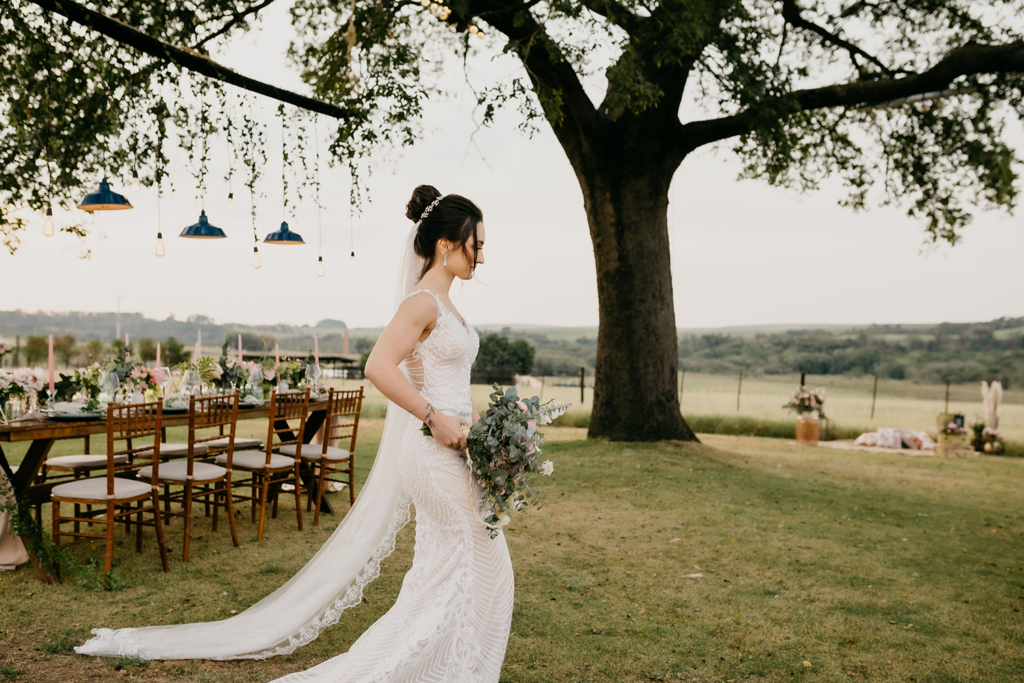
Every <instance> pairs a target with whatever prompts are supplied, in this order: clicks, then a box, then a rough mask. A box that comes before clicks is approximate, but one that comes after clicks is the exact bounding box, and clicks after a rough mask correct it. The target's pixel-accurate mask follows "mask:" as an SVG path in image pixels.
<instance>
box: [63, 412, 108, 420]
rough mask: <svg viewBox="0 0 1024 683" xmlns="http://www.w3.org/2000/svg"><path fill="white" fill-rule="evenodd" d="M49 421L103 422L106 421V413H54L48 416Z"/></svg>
mask: <svg viewBox="0 0 1024 683" xmlns="http://www.w3.org/2000/svg"><path fill="white" fill-rule="evenodd" d="M48 419H50V420H54V421H56V422H86V421H89V420H105V419H107V414H106V413H54V414H53V415H50V416H49V418H48Z"/></svg>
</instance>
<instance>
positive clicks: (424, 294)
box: [395, 290, 438, 329]
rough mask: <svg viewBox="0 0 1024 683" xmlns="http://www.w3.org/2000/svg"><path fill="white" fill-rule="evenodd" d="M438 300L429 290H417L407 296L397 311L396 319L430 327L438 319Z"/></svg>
mask: <svg viewBox="0 0 1024 683" xmlns="http://www.w3.org/2000/svg"><path fill="white" fill-rule="evenodd" d="M437 306H438V304H437V300H436V299H435V298H434V295H433V294H431V293H430V292H429V291H427V290H422V291H419V292H416V293H414V294H412V295H410V296H409V297H407V298H406V300H405V301H403V302H402V305H401V306H399V307H398V311H396V312H395V320H396V321H401V322H405V323H411V324H413V325H418V326H421V327H420V329H428V328H432V327H433V326H434V322H435V321H436V320H437V313H438V309H437Z"/></svg>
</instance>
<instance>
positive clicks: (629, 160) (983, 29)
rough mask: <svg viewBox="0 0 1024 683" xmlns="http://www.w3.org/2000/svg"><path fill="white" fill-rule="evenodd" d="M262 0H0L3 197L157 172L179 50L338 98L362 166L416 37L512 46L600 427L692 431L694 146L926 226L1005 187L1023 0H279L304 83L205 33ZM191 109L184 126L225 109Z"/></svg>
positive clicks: (11, 231)
mask: <svg viewBox="0 0 1024 683" xmlns="http://www.w3.org/2000/svg"><path fill="white" fill-rule="evenodd" d="M276 1H277V2H288V1H289V0H276ZM272 2H275V0H261V1H255V0H254V1H252V2H247V1H245V0H193V1H192V2H185V1H184V0H171V1H170V2H164V1H158V0H112V1H110V2H106V3H103V4H100V3H98V2H89V3H87V5H88V6H89V7H90V8H95V9H96V10H101V11H102V13H103V14H101V13H99V12H97V11H92V10H90V9H86V8H84V7H83V6H82V5H78V4H76V3H72V2H70V0H9V2H8V3H6V4H5V5H3V6H0V31H2V35H0V47H2V49H3V53H2V54H0V92H2V93H3V94H2V95H0V98H2V99H0V116H2V117H3V119H4V123H5V126H4V133H3V135H2V137H0V158H2V159H3V161H4V164H5V166H4V169H5V176H4V179H3V180H2V181H0V193H3V196H2V199H4V200H5V202H4V203H7V204H8V206H11V205H19V206H20V205H27V206H29V207H30V208H32V209H34V210H36V211H40V210H42V209H43V207H44V206H45V205H46V202H47V201H49V200H50V198H51V193H52V192H53V188H54V187H59V188H62V189H63V190H65V191H66V192H65V193H71V191H72V190H74V192H76V193H77V192H80V191H81V190H82V189H83V188H84V187H85V185H86V184H91V183H94V182H95V178H94V175H93V174H94V173H96V170H97V168H99V167H100V166H103V165H105V166H106V167H108V168H109V167H110V166H111V165H112V164H118V163H120V164H121V165H126V164H128V163H129V162H131V163H136V164H139V165H140V166H147V165H148V166H147V168H149V169H150V170H148V171H146V173H147V174H148V175H146V180H149V179H150V178H151V177H152V175H153V173H157V174H159V172H160V171H159V169H161V168H162V166H161V164H160V150H161V149H162V144H163V141H162V138H161V137H160V135H161V131H163V134H164V135H165V134H166V130H165V127H164V128H162V126H164V125H165V123H166V122H167V120H168V119H169V117H170V115H171V114H170V113H171V112H172V111H174V110H175V105H174V103H173V101H171V102H169V103H168V99H167V98H168V97H169V96H168V95H167V92H168V90H170V92H171V93H172V95H171V96H170V97H173V93H174V92H175V91H174V88H175V87H179V88H180V85H181V79H180V74H181V73H182V72H183V71H186V70H187V71H195V72H198V73H201V74H203V75H205V76H206V77H208V78H210V79H214V80H219V81H222V82H226V83H230V84H232V85H234V86H237V87H239V88H244V89H247V90H251V91H253V92H259V93H260V94H262V95H265V96H267V97H274V98H277V99H280V100H282V101H283V102H288V103H290V104H292V105H295V106H297V107H303V108H306V109H308V110H311V111H318V112H320V113H322V114H324V115H326V116H333V117H335V118H337V119H338V122H339V123H338V127H337V130H336V135H335V137H334V139H333V140H332V146H331V151H332V153H333V155H334V156H335V158H337V159H340V160H343V161H345V162H346V163H348V164H349V165H350V166H351V167H352V169H353V173H358V168H359V165H360V163H361V161H362V160H365V159H366V158H367V155H368V154H369V153H370V152H371V151H372V150H373V149H374V148H376V147H377V146H379V145H382V144H390V145H406V144H412V143H413V142H414V140H415V138H416V126H415V124H416V120H417V118H418V117H419V115H420V113H421V108H422V105H423V102H424V99H425V97H427V96H428V95H430V94H433V93H435V92H436V90H435V89H434V88H433V87H432V85H431V84H432V83H433V82H434V81H432V79H431V77H430V73H426V72H425V68H424V67H425V66H428V65H429V66H431V68H432V69H444V68H457V67H456V66H455V65H454V64H451V60H445V59H443V58H441V59H430V58H432V57H435V56H437V55H443V53H444V52H445V51H449V52H451V51H454V52H455V53H456V55H460V56H466V55H467V54H468V53H470V52H472V51H476V50H484V51H489V52H494V53H497V52H498V51H499V50H503V51H504V52H506V53H508V54H510V55H512V56H514V57H515V58H517V59H518V60H519V61H520V62H521V64H522V67H523V68H522V70H521V71H520V72H519V73H518V74H517V75H513V76H512V77H510V78H509V79H508V80H506V81H503V82H495V83H493V84H491V85H490V87H488V88H486V89H485V90H484V91H482V92H481V93H480V104H481V106H482V107H484V111H485V113H486V118H487V119H488V120H491V119H492V118H493V115H494V112H495V111H496V109H497V108H499V107H501V106H504V105H507V104H508V103H510V102H515V103H517V104H518V105H519V107H520V109H521V110H522V112H523V115H524V116H525V117H526V119H527V122H529V121H531V120H546V121H547V123H548V124H549V125H550V126H551V127H552V129H553V130H554V132H555V135H556V137H557V139H558V141H559V143H560V144H561V146H562V148H563V150H564V151H565V154H566V156H567V157H568V159H569V161H570V163H571V165H572V168H573V169H574V171H575V173H576V176H577V179H578V181H579V184H580V188H581V190H582V193H583V199H584V205H585V207H586V212H587V219H588V221H589V225H590V234H591V238H592V242H593V248H594V258H595V261H596V265H597V278H598V298H599V305H600V332H599V336H598V351H597V367H596V373H597V377H596V380H595V394H594V409H593V416H592V419H591V421H590V434H591V436H607V437H611V438H614V439H626V440H633V439H660V438H681V439H692V438H694V436H693V434H692V432H691V431H690V429H689V428H688V427H687V425H686V423H685V422H684V420H683V418H682V417H681V415H680V410H679V401H678V395H677V390H676V370H677V360H676V358H677V354H676V345H677V339H676V321H675V312H674V299H673V291H672V279H671V270H670V263H669V248H668V247H669V243H668V229H667V208H668V189H669V185H670V183H671V180H672V177H673V174H674V173H675V171H676V169H677V168H678V167H679V165H680V164H681V163H682V162H683V160H684V159H685V158H686V157H687V156H688V155H689V154H690V153H691V152H693V151H694V150H696V149H698V148H701V147H703V146H706V145H711V144H715V143H719V142H723V141H728V143H727V144H729V145H730V146H731V148H732V149H733V150H734V152H735V153H736V154H737V155H739V157H740V158H742V160H743V161H744V168H745V170H744V174H745V175H746V176H748V177H758V178H763V179H765V180H766V181H767V182H769V183H772V184H776V185H787V186H794V187H798V188H801V189H811V188H814V187H816V186H817V184H818V183H819V182H820V181H821V180H822V179H823V178H826V177H829V176H837V177H839V178H841V179H842V180H843V181H844V182H845V184H846V185H847V186H848V188H849V196H848V197H847V198H846V199H845V200H844V201H845V203H847V204H848V205H849V206H850V207H851V208H853V209H859V208H862V207H865V206H866V205H867V204H868V203H871V202H877V201H881V202H883V203H886V202H893V203H899V204H901V205H903V206H905V207H906V208H907V211H908V213H909V214H910V215H911V216H912V217H915V218H920V219H921V220H922V222H923V223H924V230H925V233H926V239H928V240H932V241H947V242H950V243H955V242H956V241H957V239H958V238H959V235H960V232H961V229H962V228H963V227H964V226H965V225H967V224H968V223H969V221H970V218H971V212H972V210H973V209H974V208H976V207H992V206H995V207H1005V208H1012V206H1013V204H1014V201H1015V198H1016V193H1017V189H1016V187H1015V182H1016V172H1015V170H1014V164H1015V163H1016V162H1017V158H1016V156H1015V154H1014V152H1013V150H1011V149H1010V147H1009V146H1008V145H1007V144H1006V142H1005V140H1004V139H1003V132H1004V126H1005V125H1006V123H1007V122H1008V121H1011V120H1013V121H1014V122H1015V123H1016V119H1015V116H1016V115H1019V114H1020V113H1022V112H1024V105H1022V98H1021V92H1022V83H1024V81H1022V73H1024V42H1022V40H1021V34H1020V27H1021V25H1022V23H1024V21H1022V19H1021V13H1022V10H1024V4H1022V2H1021V1H1020V0H1018V1H1016V2H1000V1H999V0H995V1H993V0H988V1H979V2H970V1H967V0H836V1H831V2H829V1H820V2H812V1H811V0H804V2H803V3H798V2H797V1H796V0H776V1H771V2H769V1H765V0H649V1H645V0H621V1H616V0H525V1H523V0H452V2H451V4H450V5H449V6H434V5H431V6H429V7H427V8H424V7H422V6H421V5H420V4H419V3H416V2H412V1H411V0H354V1H353V0H291V5H290V7H291V19H292V22H293V24H294V27H295V29H296V36H298V37H297V38H296V40H295V42H294V43H293V46H292V49H291V51H290V58H291V59H292V60H293V61H294V63H295V64H296V65H297V67H298V68H299V69H300V70H301V73H302V78H303V80H304V81H305V83H306V84H308V87H309V89H310V92H311V93H312V95H313V98H315V99H311V98H307V97H304V96H302V95H297V94H295V93H290V92H286V91H281V90H279V89H276V88H271V87H270V86H267V85H265V84H262V83H259V82H258V81H255V80H253V79H251V78H244V77H243V75H242V74H237V73H235V72H233V71H231V70H229V69H225V68H223V67H220V66H219V65H218V64H217V63H216V61H214V60H213V59H211V58H209V56H208V55H207V54H206V51H207V50H209V49H210V48H211V46H216V47H217V49H218V50H228V49H230V39H231V37H232V36H233V35H235V34H237V33H239V32H242V31H245V30H247V29H248V28H249V24H248V23H247V22H248V21H250V20H251V19H252V18H253V17H254V16H256V15H257V14H258V12H259V11H260V10H261V9H263V8H264V7H266V6H267V5H269V4H271V3H272ZM428 4H429V3H428ZM106 17H113V18H116V19H117V20H118V21H117V22H112V21H109V20H108V19H106ZM130 27H135V28H136V29H138V30H137V31H135V30H133V29H132V28H130ZM477 29H480V30H479V31H478V30H477ZM479 32H483V33H484V34H485V36H486V38H485V40H483V41H478V40H475V39H473V33H479ZM175 46H177V47H175ZM182 46H187V49H181V47H182ZM140 53H141V54H142V55H144V56H143V57H142V58H140V57H139V54H140ZM585 85H586V86H588V87H592V89H593V87H594V86H600V88H601V90H603V96H602V99H601V100H600V101H597V100H596V99H595V98H592V97H591V96H590V95H589V94H588V92H587V90H586V89H585ZM181 109H182V108H181V107H178V111H177V113H176V121H177V122H178V123H179V125H181V126H184V127H185V128H187V127H188V126H189V125H196V126H198V130H199V131H200V132H202V131H207V130H211V129H215V128H216V127H217V126H224V125H226V124H224V123H222V122H221V123H218V122H217V121H214V122H212V123H211V121H210V120H208V119H207V118H206V115H205V113H204V114H203V115H202V119H201V120H199V122H198V123H195V124H191V123H188V121H195V120H196V119H195V117H194V116H193V117H192V118H189V116H188V115H187V113H188V112H185V114H182V113H181ZM82 111H87V112H90V116H89V117H80V116H78V113H79V112H82ZM681 111H686V112H692V114H690V115H688V116H687V117H686V120H683V118H682V116H681ZM204 112H205V109H204ZM221 118H223V119H224V120H225V121H226V120H230V117H221ZM220 120H221V119H218V121H220ZM181 121H186V123H181ZM129 122H130V124H131V125H130V126H129V125H126V124H127V123H129ZM124 130H130V131H131V133H130V134H125V133H123V132H122V131H124ZM250 132H251V131H250ZM133 136H134V137H133ZM185 137H189V136H183V141H184V138H185ZM192 137H194V136H192ZM189 149H190V151H191V149H192V148H189ZM204 149H205V148H204ZM47 164H49V165H50V166H53V168H54V170H55V174H54V175H50V174H49V173H43V172H41V170H40V169H42V168H48V167H49V166H48V165H47ZM253 166H254V167H255V165H253ZM56 169H59V171H56ZM3 211H4V213H3V216H2V217H0V230H5V231H6V234H7V236H8V241H9V243H11V244H14V243H15V242H16V232H15V229H16V228H17V227H18V226H17V223H16V221H17V218H16V217H15V218H12V216H11V214H10V211H9V210H6V209H3ZM67 229H71V230H81V227H80V226H73V225H72V226H67Z"/></svg>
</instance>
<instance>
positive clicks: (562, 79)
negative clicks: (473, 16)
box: [474, 0, 599, 151]
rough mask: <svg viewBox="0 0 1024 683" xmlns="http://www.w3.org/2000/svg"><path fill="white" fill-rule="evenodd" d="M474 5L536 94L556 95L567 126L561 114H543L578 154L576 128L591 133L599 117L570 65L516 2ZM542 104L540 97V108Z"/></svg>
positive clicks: (581, 143) (580, 143) (490, 0)
mask: <svg viewBox="0 0 1024 683" xmlns="http://www.w3.org/2000/svg"><path fill="white" fill-rule="evenodd" d="M478 6H479V7H480V9H481V10H483V11H486V12H488V19H487V23H489V24H490V25H491V26H493V27H494V28H496V29H497V30H499V31H501V32H502V33H504V34H505V36H506V37H507V38H508V39H509V42H510V43H512V44H513V45H514V46H515V48H514V49H515V52H516V53H517V54H518V55H519V57H520V59H521V60H522V62H523V66H524V67H525V68H526V71H527V74H528V75H529V77H530V80H531V81H532V82H533V86H534V90H535V91H536V92H537V93H538V95H543V93H544V91H545V90H547V91H549V92H554V93H558V94H559V95H560V97H561V100H562V102H563V103H564V107H565V109H566V110H567V112H568V114H569V116H568V118H569V126H568V127H566V125H565V122H564V121H559V120H557V119H559V118H561V116H562V114H563V112H558V111H548V110H546V109H545V114H547V116H548V118H549V120H551V125H552V127H553V128H554V129H555V134H556V135H558V136H559V138H560V139H561V142H562V144H563V147H564V146H565V145H566V144H567V143H570V142H571V144H573V146H574V147H575V148H576V149H577V150H580V151H582V149H583V148H584V147H586V139H585V136H584V135H582V131H580V130H578V129H581V128H589V129H590V130H593V129H594V127H595V126H597V125H598V121H599V116H598V113H597V109H596V108H595V107H594V103H593V102H591V101H590V97H589V96H588V95H587V93H586V91H585V90H584V89H583V84H582V83H581V82H580V79H579V76H578V75H577V74H576V71H575V69H573V67H572V64H570V63H569V62H568V61H567V60H566V59H565V57H563V56H561V51H560V50H559V49H558V46H557V44H556V43H555V42H554V41H553V40H552V39H551V37H550V36H548V34H547V33H546V32H545V31H544V28H543V27H542V26H541V25H539V24H538V23H537V21H536V19H535V18H534V17H533V15H532V14H530V13H529V12H518V11H517V10H519V8H520V5H519V3H516V4H515V5H512V6H511V7H508V6H503V5H502V4H501V1H500V0H484V1H483V2H481V3H480V4H479V5H478ZM474 9H475V8H474ZM543 101H544V98H543V97H541V102H542V105H543ZM573 129H577V130H575V132H573V133H572V138H573V139H572V140H571V141H570V140H568V139H565V138H563V136H564V135H565V134H567V133H569V132H570V131H571V130H573Z"/></svg>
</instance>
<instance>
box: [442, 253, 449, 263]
mask: <svg viewBox="0 0 1024 683" xmlns="http://www.w3.org/2000/svg"><path fill="white" fill-rule="evenodd" d="M441 265H443V266H447V265H448V252H447V251H446V252H445V253H444V261H443V262H442V263H441Z"/></svg>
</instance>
